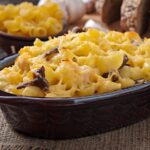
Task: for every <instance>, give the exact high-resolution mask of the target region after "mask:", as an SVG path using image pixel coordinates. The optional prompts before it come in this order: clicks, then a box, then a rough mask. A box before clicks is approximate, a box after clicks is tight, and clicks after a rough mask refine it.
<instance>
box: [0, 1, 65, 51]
mask: <svg viewBox="0 0 150 150" xmlns="http://www.w3.org/2000/svg"><path fill="white" fill-rule="evenodd" d="M24 1H25V0H13V1H10V0H5V1H1V0H0V4H9V3H12V4H18V3H21V2H24ZM26 1H28V2H32V3H34V4H36V3H37V2H38V0H26ZM66 32H67V25H66V24H64V29H63V31H62V32H60V33H59V34H57V35H53V36H52V37H54V36H56V37H57V36H60V35H63V34H64V33H66ZM36 38H38V37H23V36H16V35H11V34H7V33H5V32H2V31H0V48H2V49H3V50H4V51H5V52H6V53H7V54H12V53H16V52H18V51H19V50H20V48H22V47H24V46H30V45H33V42H34V41H35V39H36ZM39 39H41V40H43V41H46V40H48V37H39Z"/></svg>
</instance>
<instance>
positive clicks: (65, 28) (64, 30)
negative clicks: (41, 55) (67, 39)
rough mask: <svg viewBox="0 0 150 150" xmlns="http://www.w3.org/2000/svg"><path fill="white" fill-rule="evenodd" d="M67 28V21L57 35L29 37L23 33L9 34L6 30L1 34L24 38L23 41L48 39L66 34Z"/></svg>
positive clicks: (8, 37) (6, 36)
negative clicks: (22, 34)
mask: <svg viewBox="0 0 150 150" xmlns="http://www.w3.org/2000/svg"><path fill="white" fill-rule="evenodd" d="M67 30H68V26H67V23H64V24H63V30H62V31H60V32H59V33H57V34H56V35H48V36H41V37H38V36H37V37H27V36H21V35H13V34H9V33H7V32H4V31H0V36H1V37H4V38H7V39H13V40H23V41H27V42H31V41H34V40H35V39H40V40H47V39H48V38H49V37H57V36H60V35H63V34H65V33H66V32H67Z"/></svg>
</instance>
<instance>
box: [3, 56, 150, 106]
mask: <svg viewBox="0 0 150 150" xmlns="http://www.w3.org/2000/svg"><path fill="white" fill-rule="evenodd" d="M17 56H18V54H13V55H10V56H6V57H4V58H2V59H0V65H1V68H0V70H1V69H2V68H4V67H5V66H4V67H2V66H3V65H4V64H6V63H7V62H8V61H9V59H11V61H14V60H15V58H16V57H17ZM146 90H150V82H147V83H144V84H139V85H135V86H132V87H129V88H125V89H121V90H117V91H113V92H109V93H104V94H97V95H91V96H82V97H69V98H68V97H61V98H58V97H54V98H46V97H25V96H17V95H13V94H10V93H6V92H4V91H1V90H0V103H2V102H4V103H5V102H11V103H13V101H15V102H21V103H35V104H36V103H49V104H52V105H58V106H59V105H60V106H61V105H63V106H64V105H66V106H68V105H80V104H89V103H94V102H99V101H106V100H111V99H115V98H118V97H122V96H129V95H130V94H131V95H132V94H140V93H141V92H144V91H146Z"/></svg>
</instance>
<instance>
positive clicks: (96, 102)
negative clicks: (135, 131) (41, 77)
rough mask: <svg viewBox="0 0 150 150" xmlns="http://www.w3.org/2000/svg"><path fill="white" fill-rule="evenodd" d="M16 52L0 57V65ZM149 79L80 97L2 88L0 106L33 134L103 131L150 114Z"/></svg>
mask: <svg viewBox="0 0 150 150" xmlns="http://www.w3.org/2000/svg"><path fill="white" fill-rule="evenodd" d="M16 56H17V55H12V56H10V57H6V58H4V59H2V60H1V61H0V69H2V68H4V67H5V66H9V65H11V64H13V62H14V60H15V58H16ZM149 91H150V83H145V84H142V85H138V86H135V87H132V88H128V89H124V90H120V91H116V92H113V93H108V94H103V95H94V96H88V97H78V98H31V97H21V96H15V95H11V94H8V93H5V92H2V91H0V106H1V109H2V112H3V114H4V116H5V118H6V120H7V121H8V123H9V124H10V125H11V127H12V128H13V129H15V130H17V131H19V132H22V133H25V134H28V135H30V136H36V137H42V138H53V139H64V138H77V137H83V136H88V135H93V134H97V133H102V132H106V131H110V130H113V129H117V128H120V127H123V126H127V125H130V124H132V123H136V122H138V121H141V120H143V119H145V118H147V117H149V115H150V92H149Z"/></svg>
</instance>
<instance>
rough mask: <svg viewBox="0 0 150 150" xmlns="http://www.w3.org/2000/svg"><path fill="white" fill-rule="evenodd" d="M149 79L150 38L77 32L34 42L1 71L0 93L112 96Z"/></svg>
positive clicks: (127, 34)
mask: <svg viewBox="0 0 150 150" xmlns="http://www.w3.org/2000/svg"><path fill="white" fill-rule="evenodd" d="M149 80H150V39H144V40H142V39H141V38H140V37H139V35H138V34H137V33H135V32H126V33H120V32H115V31H110V32H108V33H104V32H101V31H99V30H96V29H89V30H87V31H85V32H81V33H73V32H69V33H68V34H67V35H64V36H61V37H58V38H53V39H51V38H50V39H49V40H48V41H46V42H43V41H40V40H39V39H37V40H36V41H35V43H34V46H27V47H24V48H22V49H21V50H20V52H19V57H18V58H17V59H16V61H15V64H14V65H13V66H11V67H8V68H4V69H3V70H1V71H0V90H3V91H6V92H9V93H13V94H16V95H23V96H33V97H76V96H87V95H94V94H101V93H106V92H112V91H116V90H120V89H123V88H127V87H131V86H134V85H136V84H139V83H144V82H147V81H149Z"/></svg>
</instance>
